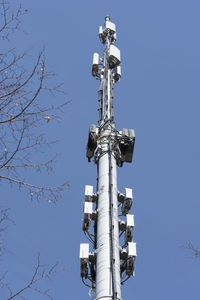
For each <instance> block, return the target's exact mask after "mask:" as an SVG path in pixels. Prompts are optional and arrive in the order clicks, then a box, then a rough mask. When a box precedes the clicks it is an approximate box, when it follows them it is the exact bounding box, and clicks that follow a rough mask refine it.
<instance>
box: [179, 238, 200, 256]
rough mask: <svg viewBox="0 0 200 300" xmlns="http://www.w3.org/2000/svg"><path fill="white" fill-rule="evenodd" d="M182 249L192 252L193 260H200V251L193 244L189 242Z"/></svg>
mask: <svg viewBox="0 0 200 300" xmlns="http://www.w3.org/2000/svg"><path fill="white" fill-rule="evenodd" d="M182 248H184V249H187V250H190V251H192V254H193V258H195V259H196V258H199V257H200V250H199V249H198V248H197V247H195V246H194V245H193V244H192V243H191V242H187V243H186V244H185V245H183V246H182Z"/></svg>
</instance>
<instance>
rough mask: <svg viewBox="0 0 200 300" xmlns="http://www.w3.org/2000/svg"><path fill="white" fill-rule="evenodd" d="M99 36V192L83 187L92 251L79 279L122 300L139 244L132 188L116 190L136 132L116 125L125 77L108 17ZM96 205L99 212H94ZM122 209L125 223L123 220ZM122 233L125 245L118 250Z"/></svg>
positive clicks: (85, 253) (108, 298)
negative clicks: (116, 101)
mask: <svg viewBox="0 0 200 300" xmlns="http://www.w3.org/2000/svg"><path fill="white" fill-rule="evenodd" d="M99 37H100V40H101V42H102V43H103V44H105V50H104V54H103V57H102V58H100V57H99V54H98V53H94V56H93V65H92V75H93V76H94V77H96V78H97V79H99V80H100V86H99V90H98V102H99V107H98V111H99V121H98V126H95V125H90V130H89V137H88V144H87V154H86V156H87V158H88V161H90V160H91V158H92V157H94V161H95V163H96V164H97V175H98V176H97V191H96V193H94V192H93V186H89V185H87V186H86V187H85V202H84V218H83V225H82V229H83V231H84V233H85V235H86V236H87V237H88V239H89V240H90V241H91V243H92V246H93V248H94V251H93V252H90V251H89V244H85V243H83V244H81V245H80V260H81V277H82V280H83V282H84V283H85V284H86V285H87V286H89V287H90V292H89V293H90V296H91V295H92V293H94V294H95V299H96V300H121V299H122V298H121V284H123V282H124V281H126V280H127V279H128V278H129V277H130V276H131V275H133V274H134V264H135V259H136V243H133V242H132V238H133V229H134V216H133V215H131V214H129V210H130V208H131V205H132V200H133V197H132V189H128V188H126V189H125V194H121V193H120V192H118V189H117V166H119V167H122V165H123V163H124V162H132V156H133V150H134V143H135V133H134V130H133V129H129V130H128V129H126V128H124V129H123V130H122V131H117V130H116V128H115V122H114V111H113V98H114V95H113V90H114V84H115V83H116V82H118V81H119V80H120V78H121V67H120V64H121V59H120V50H119V49H118V48H117V47H116V46H114V42H115V41H116V28H115V24H114V23H112V22H110V18H109V17H106V18H105V24H104V28H103V27H102V26H100V28H99ZM93 206H95V207H93ZM119 207H121V216H122V217H121V219H119V216H118V215H119V212H118V210H119ZM122 234H124V242H123V246H120V240H121V236H122Z"/></svg>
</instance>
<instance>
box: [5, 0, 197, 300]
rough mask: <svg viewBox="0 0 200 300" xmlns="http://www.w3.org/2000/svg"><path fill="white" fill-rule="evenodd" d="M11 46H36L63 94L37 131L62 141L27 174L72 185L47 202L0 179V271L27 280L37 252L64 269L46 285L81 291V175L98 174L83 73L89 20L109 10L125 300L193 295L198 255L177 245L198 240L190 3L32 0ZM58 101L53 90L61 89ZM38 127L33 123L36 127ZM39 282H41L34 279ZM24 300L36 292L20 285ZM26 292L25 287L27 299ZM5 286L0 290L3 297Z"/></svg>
mask: <svg viewBox="0 0 200 300" xmlns="http://www.w3.org/2000/svg"><path fill="white" fill-rule="evenodd" d="M22 4H23V6H24V8H28V9H31V13H30V14H28V15H27V16H26V17H24V22H23V24H22V27H23V28H24V29H25V30H26V31H27V32H28V33H29V34H28V35H25V36H24V35H23V34H22V35H20V36H19V40H18V41H17V42H16V44H17V47H18V48H20V49H22V48H23V47H25V48H29V47H32V46H34V47H35V48H34V49H35V50H34V51H36V52H37V50H39V49H40V48H42V46H43V45H45V46H46V57H47V63H48V65H49V68H50V69H51V70H54V71H55V72H56V73H57V74H58V78H59V80H60V81H63V82H64V89H65V90H66V91H67V96H66V98H67V100H70V99H71V100H72V102H71V103H70V104H68V107H67V109H66V112H65V115H64V116H63V120H62V122H61V123H59V124H57V123H55V124H54V125H51V124H50V125H49V128H48V126H47V127H45V128H44V130H45V131H46V130H47V134H48V136H49V137H52V139H55V138H58V139H59V140H60V142H59V143H58V144H57V145H56V147H55V151H57V152H59V153H61V154H62V156H61V157H60V159H59V162H58V164H57V168H56V172H55V174H54V175H53V176H46V175H45V174H43V175H41V176H40V178H38V176H35V177H32V178H30V179H32V180H33V181H34V182H35V183H37V182H38V181H39V182H40V183H41V182H44V183H47V184H54V183H60V182H62V181H65V180H68V181H69V183H70V185H71V188H70V189H69V190H68V191H67V192H66V193H65V195H64V197H63V200H62V202H61V203H59V204H57V205H56V206H54V205H51V204H47V203H45V202H42V201H41V202H40V203H30V202H29V199H28V198H27V197H26V195H25V194H23V193H20V192H18V191H16V190H15V189H10V187H9V186H6V185H3V183H1V190H2V192H1V197H2V202H3V204H4V206H6V207H10V208H11V215H12V217H13V219H14V220H15V222H16V225H10V226H9V228H8V230H7V234H6V236H5V242H6V244H7V247H8V250H9V251H8V252H7V254H6V255H5V256H4V257H3V258H2V260H3V261H2V264H1V270H3V271H6V270H8V274H7V281H9V283H10V284H11V285H12V287H13V290H17V289H20V288H21V287H23V286H24V283H25V282H26V281H27V279H28V278H30V277H31V274H32V270H33V266H34V264H35V258H36V254H37V252H38V251H39V252H40V253H41V259H42V262H44V263H54V262H55V261H59V262H60V263H61V265H62V266H66V267H67V268H69V270H68V271H67V272H65V273H62V274H58V275H56V276H55V280H54V281H53V282H50V283H49V284H48V285H47V286H48V287H50V288H51V290H52V295H55V298H56V299H57V300H58V299H59V300H60V299H80V298H81V299H89V296H88V289H87V288H86V287H85V286H83V284H82V282H81V280H80V276H79V243H80V242H84V241H85V237H84V234H83V233H82V231H81V218H82V206H83V199H84V186H85V184H93V185H95V182H96V166H95V165H94V164H93V163H90V164H88V162H87V159H86V158H85V146H86V143H87V137H88V127H89V125H90V124H91V123H97V88H98V82H97V81H95V80H94V79H93V78H92V76H91V62H92V54H93V52H100V53H102V50H103V48H102V45H101V43H100V42H99V39H98V26H99V25H103V23H104V18H105V16H106V15H107V14H109V15H110V16H111V21H113V22H115V23H116V26H117V36H118V40H117V43H116V45H117V46H118V47H119V48H120V50H121V58H122V79H121V82H120V84H119V85H118V86H116V88H115V100H114V101H115V102H114V104H115V117H116V123H117V127H118V129H121V128H124V127H125V128H134V129H135V131H136V147H135V153H134V162H133V164H127V165H125V164H124V167H123V168H121V169H118V186H119V190H120V191H122V192H123V189H124V188H125V187H132V188H133V189H134V205H133V208H134V209H133V210H134V214H135V235H134V240H135V241H136V242H137V252H138V257H137V263H136V277H135V278H134V279H133V278H132V279H130V280H129V281H128V282H127V284H126V285H125V286H124V287H123V289H122V295H123V299H124V300H146V299H151V300H160V299H162V300H169V299H171V300H175V299H176V300H177V299H181V300H188V299H199V298H198V297H199V294H200V284H199V278H200V260H192V259H191V258H190V256H191V255H192V254H191V253H189V252H187V251H186V250H184V249H182V248H181V245H183V244H184V243H186V242H188V241H192V242H193V243H194V245H197V246H199V247H200V237H199V227H200V218H199V210H200V182H199V177H200V135H199V129H200V116H199V115H200V99H199V94H200V93H199V82H200V59H199V56H200V40H199V30H200V2H199V1H198V0H187V1H186V0H168V1H164V0H151V1H149V0H143V1H131V0H128V1H126V0H125V1H123V2H122V1H116V0H115V1H113V0H110V1H105V0H102V1H91V0H90V1H89V0H85V1H77V0H74V1H66V0H65V1H64V0H59V1H31V0H26V1H25V0H23V1H22ZM59 100H60V97H59ZM41 130H43V129H41ZM41 286H42V283H41ZM27 295H28V296H27V299H31V300H35V299H37V300H43V299H45V297H44V296H42V295H41V296H40V295H38V294H34V292H31V293H28V294H27ZM30 295H31V296H30ZM5 297H6V296H5V295H3V296H1V297H0V299H5Z"/></svg>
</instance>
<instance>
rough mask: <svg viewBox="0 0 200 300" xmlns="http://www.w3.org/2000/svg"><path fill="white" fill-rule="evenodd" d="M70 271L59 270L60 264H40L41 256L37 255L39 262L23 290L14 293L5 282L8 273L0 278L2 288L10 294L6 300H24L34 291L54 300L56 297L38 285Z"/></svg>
mask: <svg viewBox="0 0 200 300" xmlns="http://www.w3.org/2000/svg"><path fill="white" fill-rule="evenodd" d="M67 270H69V269H66V268H58V263H56V264H54V265H46V264H45V265H44V264H41V262H40V254H38V255H37V262H36V265H35V267H34V272H33V274H32V276H31V278H30V280H29V281H28V282H27V283H26V284H24V286H23V287H22V288H20V289H19V290H18V291H16V292H13V291H12V288H11V287H10V286H9V284H8V283H6V282H5V277H6V275H7V273H4V274H3V275H2V276H1V278H0V286H1V288H6V289H7V290H8V292H9V294H10V296H8V297H7V298H6V299H5V300H11V299H14V298H17V297H21V298H22V299H26V296H25V295H24V294H25V292H26V291H27V290H32V291H34V292H36V293H39V294H42V295H44V296H46V297H47V298H49V299H51V300H54V297H53V296H52V295H51V294H50V291H49V290H44V289H42V288H40V287H39V286H38V284H39V283H40V282H41V281H42V280H46V279H48V280H52V276H53V275H55V274H57V273H61V272H66V271H67Z"/></svg>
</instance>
